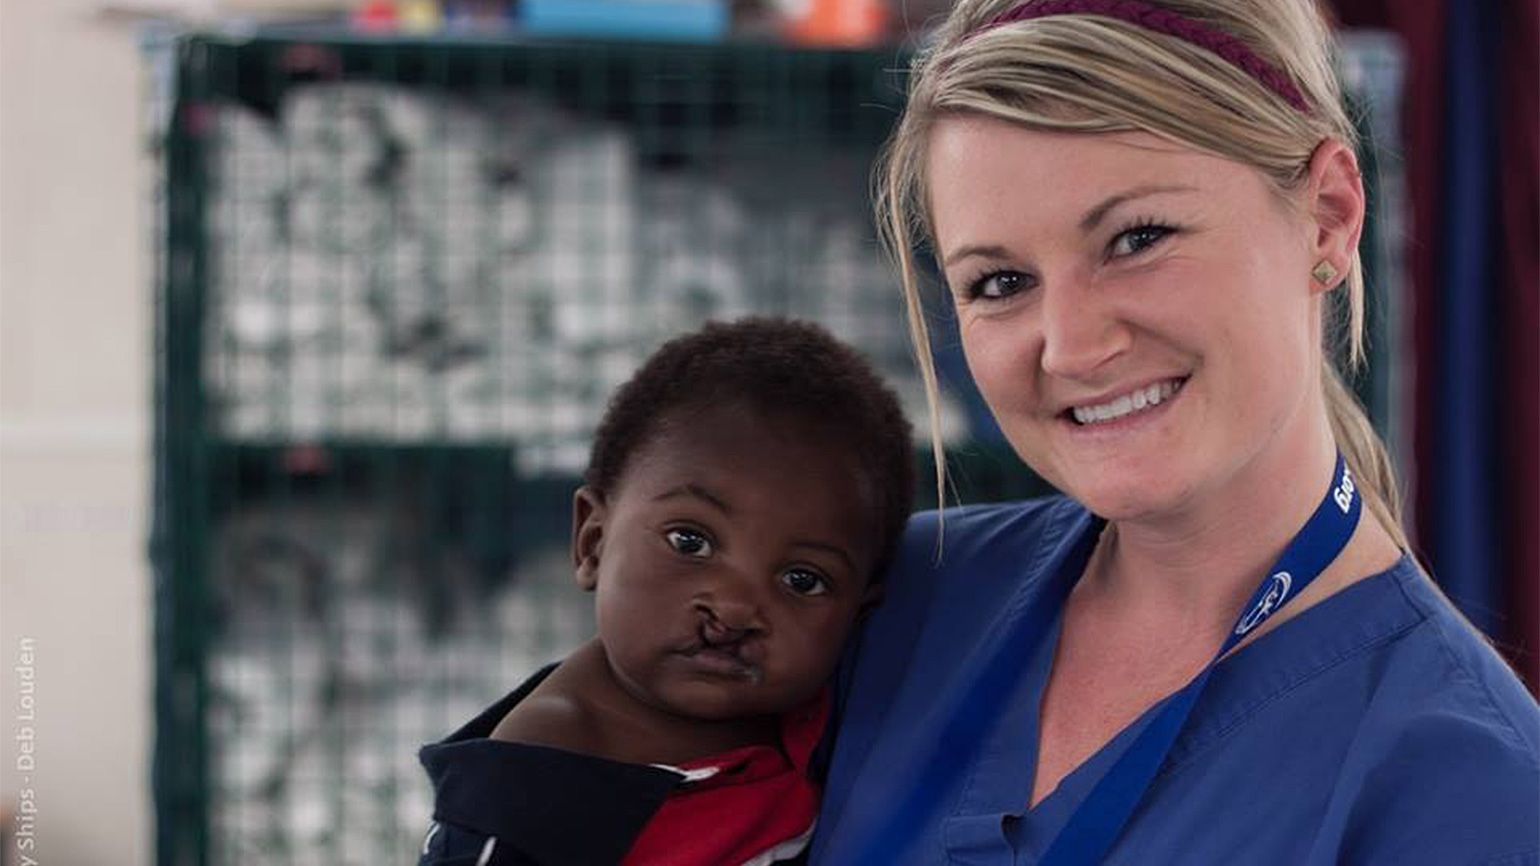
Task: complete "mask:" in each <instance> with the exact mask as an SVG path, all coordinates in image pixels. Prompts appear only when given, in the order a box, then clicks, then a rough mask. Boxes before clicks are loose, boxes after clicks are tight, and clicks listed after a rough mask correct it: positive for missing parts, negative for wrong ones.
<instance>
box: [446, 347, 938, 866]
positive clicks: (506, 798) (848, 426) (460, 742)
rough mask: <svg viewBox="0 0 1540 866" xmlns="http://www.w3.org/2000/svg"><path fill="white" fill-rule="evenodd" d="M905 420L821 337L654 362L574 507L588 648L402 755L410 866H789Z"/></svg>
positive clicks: (611, 428)
mask: <svg viewBox="0 0 1540 866" xmlns="http://www.w3.org/2000/svg"><path fill="white" fill-rule="evenodd" d="M910 437H911V433H910V425H909V423H908V421H907V420H905V418H904V415H903V412H902V410H901V409H900V407H899V403H898V400H897V399H896V398H895V397H894V395H893V393H892V392H891V391H890V390H889V389H888V388H887V387H886V386H885V385H884V384H883V383H882V380H881V379H880V377H879V376H878V375H877V374H876V373H875V372H874V371H873V370H872V369H871V367H870V366H869V365H868V364H867V363H866V362H865V361H864V360H862V359H861V357H860V356H859V355H858V354H857V353H856V352H855V351H854V350H852V349H850V348H849V347H847V346H845V345H843V344H841V343H840V342H838V341H837V340H835V339H834V338H833V337H831V336H829V334H828V333H826V332H825V331H823V330H822V329H821V328H819V327H817V326H815V325H811V324H807V323H800V322H793V321H786V320H778V319H745V320H741V321H738V322H735V323H732V324H726V325H707V326H706V327H705V328H704V329H702V330H700V331H697V332H695V333H692V334H689V335H687V336H684V337H680V338H678V339H675V340H673V341H671V342H669V343H667V344H665V345H664V346H663V347H662V348H661V349H659V350H658V351H657V352H656V353H655V354H654V355H653V356H652V357H651V358H649V359H648V360H647V361H646V362H645V363H644V364H643V366H642V367H641V369H640V370H638V372H637V373H636V374H635V376H634V377H633V378H632V379H631V380H630V381H629V382H627V383H626V384H625V385H623V386H622V387H621V388H620V389H619V391H618V392H617V393H616V394H615V396H614V398H613V399H612V401H611V402H610V405H609V408H608V409H607V411H606V413H605V416H604V418H603V420H602V421H601V423H600V425H599V429H598V432H597V434H596V438H595V441H594V445H593V452H592V455H591V459H590V463H589V467H588V470H587V472H586V473H585V476H584V485H583V486H582V487H581V488H580V489H579V490H578V491H577V493H576V495H575V497H574V502H573V532H572V561H573V566H574V570H575V577H576V580H577V583H578V585H579V586H580V587H582V588H583V589H585V590H587V591H590V592H593V593H594V594H595V604H596V620H597V625H598V629H597V631H598V634H597V636H596V637H594V638H593V639H592V640H590V641H589V642H588V643H586V644H584V645H583V646H582V647H580V648H579V649H577V650H576V651H575V652H573V653H572V654H571V655H570V656H568V657H567V658H566V659H564V660H563V661H561V662H560V663H559V664H557V665H554V666H552V667H548V668H546V669H544V670H542V671H540V672H538V673H536V674H535V675H534V676H533V677H531V678H530V679H529V680H528V681H527V682H525V683H524V684H523V685H521V686H519V687H518V688H517V689H515V690H514V691H513V692H512V693H510V694H509V695H508V696H506V697H504V698H503V699H502V700H500V701H498V702H497V703H496V704H494V705H492V706H491V707H490V708H488V709H487V710H486V711H485V712H483V713H482V714H481V715H479V716H478V717H476V718H475V719H473V720H472V721H471V722H469V723H468V724H466V725H465V726H464V727H462V728H461V729H459V730H458V731H456V732H455V733H454V734H452V735H450V736H449V737H448V738H447V739H445V740H444V741H442V742H440V743H435V744H432V745H429V746H426V747H424V748H423V750H422V752H421V760H422V763H423V765H424V766H425V767H426V768H427V770H428V774H429V776H430V777H431V778H432V780H433V784H434V788H435V795H436V799H435V806H434V813H433V818H434V823H433V825H432V826H431V828H430V829H429V832H428V836H427V838H426V839H425V840H424V843H423V850H422V859H421V861H420V863H421V866H449V864H465V866H499V864H510V866H512V864H516V866H530V864H538V866H589V864H616V863H621V864H627V866H642V864H669V866H736V864H753V866H759V864H768V863H774V862H781V861H785V860H792V859H795V858H797V857H798V856H799V855H801V854H802V852H803V850H804V849H805V848H806V846H807V843H808V839H809V837H810V836H811V834H812V828H813V822H814V819H815V817H816V815H817V813H818V797H819V792H818V788H817V786H816V785H815V783H814V782H813V780H812V779H810V778H809V776H808V761H809V758H810V756H811V754H812V752H813V750H814V747H815V746H816V745H817V743H818V741H819V739H820V737H821V736H822V734H823V730H824V725H825V722H826V720H827V717H828V712H829V698H828V690H827V687H826V683H827V681H828V679H829V677H830V675H831V673H832V671H833V669H834V666H835V663H836V661H837V660H838V658H839V654H840V651H841V648H842V647H843V645H844V643H845V639H846V637H847V636H848V635H849V634H850V632H851V630H852V627H853V626H854V625H855V623H856V621H857V619H858V618H859V617H860V616H861V615H862V613H863V612H864V611H867V610H869V609H870V608H871V607H872V606H873V605H875V604H876V603H877V600H878V598H879V596H880V586H879V584H878V578H879V575H880V574H881V572H882V569H883V567H884V565H885V563H886V561H887V559H888V558H889V556H891V554H892V552H893V548H894V546H895V543H896V542H897V540H898V537H899V535H900V533H901V532H902V530H903V527H904V522H905V519H906V518H907V516H908V513H909V508H910V500H911V496H912V492H913V470H914V467H913V455H912V450H911V444H910V441H911V439H910Z"/></svg>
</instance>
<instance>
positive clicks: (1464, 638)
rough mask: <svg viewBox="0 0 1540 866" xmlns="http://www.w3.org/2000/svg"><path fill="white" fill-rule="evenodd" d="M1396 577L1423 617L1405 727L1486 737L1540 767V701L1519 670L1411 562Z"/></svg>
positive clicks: (1416, 635)
mask: <svg viewBox="0 0 1540 866" xmlns="http://www.w3.org/2000/svg"><path fill="white" fill-rule="evenodd" d="M1394 577H1395V579H1396V584H1397V586H1398V587H1399V589H1400V590H1401V593H1402V594H1403V596H1404V597H1405V599H1406V601H1407V603H1408V604H1409V605H1411V606H1412V607H1413V608H1415V609H1417V610H1418V611H1419V612H1420V613H1421V614H1422V616H1423V622H1422V625H1421V627H1420V628H1418V629H1416V630H1415V632H1414V633H1413V635H1411V636H1410V639H1411V640H1413V641H1415V642H1416V643H1417V644H1418V645H1419V647H1420V650H1421V652H1420V653H1419V655H1420V656H1422V657H1421V658H1419V659H1418V660H1417V662H1416V667H1417V669H1418V670H1417V671H1407V674H1408V680H1409V682H1408V687H1409V689H1410V690H1411V691H1412V692H1413V693H1414V694H1415V696H1416V698H1415V700H1414V701H1413V702H1412V703H1411V708H1412V710H1413V711H1412V712H1410V713H1408V715H1407V718H1406V720H1405V721H1406V723H1407V725H1408V729H1409V731H1411V732H1415V731H1416V729H1417V728H1418V727H1420V726H1425V727H1430V728H1437V729H1444V730H1448V731H1449V732H1451V733H1454V732H1463V734H1464V735H1465V736H1467V737H1471V736H1479V737H1482V738H1490V739H1492V740H1494V742H1495V743H1497V744H1499V745H1500V746H1501V747H1502V748H1504V749H1505V750H1507V751H1508V752H1510V753H1511V754H1512V755H1514V756H1515V758H1516V759H1517V760H1518V761H1519V762H1520V763H1521V764H1527V765H1528V767H1529V768H1530V770H1531V771H1532V772H1536V771H1540V705H1537V704H1536V703H1535V698H1534V697H1533V696H1532V695H1531V694H1530V693H1529V691H1528V689H1526V688H1525V687H1524V684H1523V683H1522V682H1521V681H1520V680H1519V678H1518V675H1517V674H1515V673H1514V671H1513V669H1512V668H1511V667H1509V666H1508V663H1507V662H1505V661H1504V660H1503V659H1502V657H1501V656H1500V655H1499V654H1498V653H1497V650H1496V649H1494V648H1493V646H1492V644H1491V643H1490V642H1489V641H1488V640H1487V639H1486V637H1484V636H1483V635H1482V634H1481V633H1480V632H1479V631H1477V630H1476V628H1475V626H1473V625H1471V624H1470V622H1469V621H1467V620H1466V619H1465V617H1464V616H1462V615H1461V614H1460V612H1459V611H1458V610H1457V609H1456V608H1455V606H1454V605H1453V604H1452V603H1451V602H1450V601H1449V600H1448V599H1447V598H1446V597H1445V596H1444V595H1443V593H1442V592H1441V591H1440V590H1439V589H1438V587H1437V585H1436V584H1435V583H1434V581H1433V580H1432V578H1430V577H1429V576H1428V575H1427V574H1426V573H1425V572H1423V571H1422V570H1421V569H1419V568H1417V567H1416V566H1415V564H1412V563H1410V562H1409V561H1407V560H1403V563H1402V564H1401V565H1400V566H1399V567H1398V568H1397V569H1396V570H1395V574H1394ZM1536 781H1537V784H1540V777H1537V779H1536Z"/></svg>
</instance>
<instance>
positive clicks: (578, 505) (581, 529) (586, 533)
mask: <svg viewBox="0 0 1540 866" xmlns="http://www.w3.org/2000/svg"><path fill="white" fill-rule="evenodd" d="M604 517H605V509H604V497H603V496H602V495H600V494H599V492H598V491H596V490H593V489H592V488H590V487H588V486H586V485H585V486H583V487H579V488H578V491H577V493H575V494H573V496H572V571H573V578H574V579H575V580H577V585H578V586H580V587H582V588H583V590H584V591H585V592H593V591H594V587H596V586H598V585H599V552H600V550H601V549H602V548H603V547H604Z"/></svg>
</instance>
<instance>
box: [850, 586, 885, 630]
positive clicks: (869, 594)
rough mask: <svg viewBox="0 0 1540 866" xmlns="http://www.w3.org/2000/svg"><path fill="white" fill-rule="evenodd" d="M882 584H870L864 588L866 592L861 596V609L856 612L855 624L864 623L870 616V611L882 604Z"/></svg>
mask: <svg viewBox="0 0 1540 866" xmlns="http://www.w3.org/2000/svg"><path fill="white" fill-rule="evenodd" d="M882 596H883V584H880V583H870V584H867V586H866V592H865V593H863V594H862V595H861V607H860V608H858V609H857V610H856V622H865V621H866V618H867V617H869V616H871V615H872V611H874V610H876V609H877V606H878V605H880V604H882Z"/></svg>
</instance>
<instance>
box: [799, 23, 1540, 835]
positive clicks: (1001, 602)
mask: <svg viewBox="0 0 1540 866" xmlns="http://www.w3.org/2000/svg"><path fill="white" fill-rule="evenodd" d="M1330 50H1331V43H1330V36H1329V32H1328V30H1327V28H1326V26H1325V24H1324V23H1323V21H1322V20H1321V17H1320V15H1319V13H1318V11H1317V10H1316V9H1315V7H1314V6H1313V5H1312V4H1311V3H1310V2H1309V0H1159V2H1139V0H1025V2H1022V0H963V2H961V3H959V4H958V5H957V7H956V8H955V9H954V10H953V12H952V13H951V15H950V18H949V20H948V21H947V22H946V24H945V25H944V27H943V28H942V30H941V31H940V34H939V37H938V39H937V41H936V42H935V44H934V46H933V47H932V48H931V49H930V50H928V51H927V52H926V53H925V54H924V55H923V56H922V57H921V58H920V59H919V60H918V61H917V62H916V64H915V67H914V69H913V77H912V81H911V85H910V100H909V104H908V107H907V110H906V113H905V115H904V117H903V119H902V121H901V123H900V125H899V128H898V129H897V131H896V132H895V134H894V137H893V139H892V141H891V142H890V144H889V149H888V152H887V155H886V160H885V163H884V165H883V166H882V168H881V169H880V171H879V176H878V181H879V218H880V224H881V226H882V228H883V229H884V230H885V232H886V235H887V238H888V240H889V241H890V245H891V248H892V250H893V251H894V253H895V255H896V257H897V259H898V262H899V265H900V269H901V272H902V276H903V282H904V287H905V290H906V292H907V294H908V299H909V308H910V311H911V315H910V322H911V328H912V332H913V336H914V341H915V346H916V348H917V351H918V352H919V355H920V358H921V361H922V365H923V367H924V368H925V372H926V375H927V376H928V377H929V379H928V381H930V382H931V383H932V384H931V388H932V391H933V390H934V384H933V383H934V378H933V376H931V374H930V362H929V357H928V351H927V346H928V343H927V338H926V333H925V323H924V319H923V317H922V316H921V313H920V301H919V298H918V295H919V292H920V281H921V280H920V276H919V268H918V265H917V264H916V263H915V261H913V259H912V257H911V255H910V253H909V250H910V249H911V248H912V247H913V246H914V245H916V244H918V245H921V246H923V247H926V248H928V251H929V253H930V254H932V255H933V256H934V259H935V261H936V263H937V266H938V268H939V270H940V271H941V273H942V275H943V276H944V282H945V288H946V290H947V291H948V292H949V294H950V298H951V302H952V304H953V306H954V308H955V310H956V314H957V317H958V325H959V330H960V334H961V338H962V345H963V349H964V351H965V354H966V356H967V359H968V363H969V367H970V369H971V371H972V374H973V378H974V380H975V382H976V383H977V385H978V387H979V389H980V392H981V393H982V394H983V396H984V399H985V400H986V401H987V402H988V404H989V406H990V407H991V409H992V410H993V413H994V415H995V417H996V419H997V420H998V421H999V424H1000V427H1001V429H1002V430H1003V431H1004V433H1005V435H1006V437H1007V439H1008V440H1009V441H1010V443H1011V445H1012V446H1013V448H1014V449H1015V450H1016V452H1017V453H1018V454H1019V455H1020V456H1021V458H1022V459H1023V460H1024V461H1026V463H1027V464H1029V465H1030V466H1031V467H1032V468H1033V469H1034V470H1036V471H1037V472H1038V473H1039V474H1041V475H1042V476H1043V477H1044V478H1046V479H1048V480H1049V481H1051V482H1052V483H1054V485H1055V486H1057V487H1058V488H1059V489H1060V490H1062V491H1064V493H1065V494H1066V495H1065V496H1064V497H1060V498H1054V499H1049V500H1042V501H1034V502H1026V503H1015V504H1009V505H999V506H985V507H972V508H963V509H956V510H952V511H948V512H946V513H945V514H944V515H943V516H938V515H936V514H930V515H921V516H919V517H917V518H916V519H915V520H914V521H913V522H912V523H911V526H910V530H909V533H908V536H907V539H906V543H905V548H904V551H903V553H902V554H901V556H900V565H899V566H898V567H897V568H895V569H894V571H893V573H892V574H891V575H890V577H889V579H888V584H887V587H888V588H887V597H886V601H885V602H884V604H883V606H882V607H881V608H880V609H879V610H878V612H877V613H876V614H875V615H874V616H873V617H872V619H871V621H870V623H869V624H868V627H867V628H866V630H865V632H864V635H863V637H862V638H861V641H860V642H859V644H858V646H857V648H856V649H855V650H854V651H853V652H852V653H851V656H850V659H849V663H848V664H847V665H846V667H845V670H844V676H843V680H842V690H841V695H842V699H843V701H842V705H841V718H840V728H839V736H838V739H837V741H836V744H835V749H834V752H833V758H832V762H831V766H830V774H829V781H828V787H827V791H826V797H825V802H824V806H823V814H822V818H821V824H820V829H819V835H818V838H817V840H816V842H815V846H814V853H813V861H814V862H815V863H822V864H840V866H844V864H883V866H888V864H909V863H915V864H931V863H968V864H1011V863H1018V864H1019V863H1047V864H1054V866H1063V864H1071V863H1075V864H1079V863H1084V864H1089V863H1099V862H1108V863H1123V864H1135V863H1137V864H1147V863H1182V864H1210V863H1215V864H1217V863H1248V864H1291V866H1292V864H1336V863H1384V864H1423V863H1427V864H1499V863H1501V864H1513V863H1531V864H1532V863H1535V862H1536V860H1537V854H1536V850H1537V836H1540V790H1537V787H1540V745H1537V739H1540V710H1537V708H1536V705H1535V702H1534V700H1533V699H1532V698H1531V697H1530V696H1529V694H1528V693H1527V692H1525V691H1524V689H1523V688H1522V687H1521V686H1520V684H1519V683H1518V681H1517V679H1516V678H1515V677H1514V676H1513V675H1512V673H1511V672H1510V671H1509V670H1508V669H1507V668H1506V667H1505V666H1504V665H1503V663H1502V662H1501V661H1500V660H1499V659H1498V657H1497V656H1496V655H1495V654H1494V653H1493V652H1492V651H1491V650H1490V649H1489V648H1488V647H1487V646H1486V645H1485V644H1484V642H1483V641H1482V640H1481V638H1480V637H1479V636H1478V635H1477V634H1476V633H1475V632H1473V631H1472V629H1471V628H1470V627H1469V626H1468V625H1467V624H1466V623H1465V622H1464V621H1463V620H1462V619H1461V617H1460V616H1459V615H1458V614H1457V613H1456V612H1455V610H1454V609H1453V608H1451V607H1450V605H1449V604H1448V602H1447V601H1446V600H1445V599H1444V598H1443V597H1442V596H1441V595H1440V594H1439V592H1438V590H1437V589H1436V588H1435V586H1434V584H1433V583H1432V582H1431V581H1430V579H1429V578H1428V576H1427V575H1426V574H1424V573H1423V572H1422V571H1421V570H1420V568H1419V567H1418V565H1417V563H1416V562H1415V560H1414V559H1413V558H1412V557H1411V556H1410V555H1409V554H1408V553H1407V552H1406V550H1407V542H1406V539H1405V536H1404V533H1403V530H1402V528H1401V520H1400V516H1399V507H1398V500H1397V493H1396V486H1395V481H1394V478H1393V475H1392V472H1391V468H1390V464H1389V461H1388V460H1387V459H1386V456H1385V452H1384V449H1383V446H1382V444H1381V443H1380V441H1379V440H1378V438H1377V437H1376V436H1375V434H1374V432H1373V430H1372V428H1371V427H1370V426H1369V424H1368V422H1367V420H1366V418H1365V416H1364V414H1363V412H1362V410H1361V409H1360V407H1359V406H1358V405H1357V404H1356V403H1355V402H1354V400H1353V397H1352V396H1351V395H1350V393H1349V392H1348V390H1347V389H1346V388H1344V386H1343V384H1342V380H1341V378H1340V377H1339V375H1338V372H1337V371H1336V370H1335V369H1333V364H1332V360H1331V358H1332V355H1333V352H1332V351H1331V347H1332V346H1333V340H1337V339H1341V340H1343V341H1344V342H1345V346H1346V348H1347V349H1348V352H1347V354H1348V355H1349V357H1351V358H1352V359H1353V360H1354V361H1355V362H1356V361H1357V360H1358V359H1359V357H1360V356H1361V346H1360V344H1359V339H1360V338H1359V333H1360V326H1361V319H1362V309H1363V285H1362V276H1361V272H1360V269H1359V264H1358V253H1357V247H1358V243H1359V235H1360V230H1361V228H1362V225H1363V216H1364V193H1363V186H1362V184H1361V182H1360V177H1359V172H1358V166H1357V164H1356V161H1355V158H1354V149H1353V144H1354V141H1353V131H1352V126H1351V125H1350V123H1349V121H1348V119H1347V117H1346V116H1345V115H1344V113H1343V110H1342V107H1341V100H1340V94H1339V92H1338V85H1337V82H1336V81H1335V79H1334V76H1333V72H1332V66H1331V63H1330V56H1329V55H1330ZM1339 312H1340V316H1339V315H1338V314H1339ZM1339 319H1340V320H1339ZM939 474H940V473H939V471H938V485H939V484H940V483H941V478H940V477H939ZM938 537H939V539H940V543H939V545H938Z"/></svg>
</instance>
